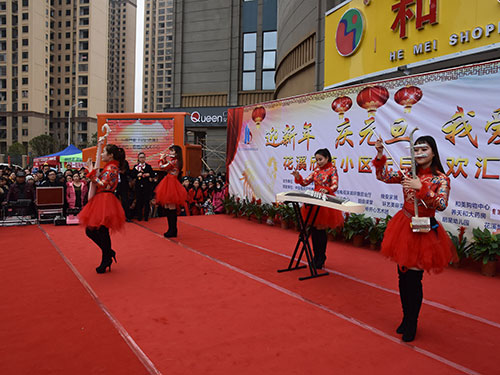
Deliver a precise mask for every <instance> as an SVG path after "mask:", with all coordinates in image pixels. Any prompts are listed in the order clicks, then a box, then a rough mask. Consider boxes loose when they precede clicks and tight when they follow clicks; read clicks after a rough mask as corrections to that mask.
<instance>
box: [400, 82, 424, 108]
mask: <svg viewBox="0 0 500 375" xmlns="http://www.w3.org/2000/svg"><path fill="white" fill-rule="evenodd" d="M422 95H423V93H422V90H420V89H419V88H418V87H416V86H406V87H403V88H401V89H399V90H398V91H397V92H396V93H395V94H394V100H395V101H396V103H398V104H399V105H402V106H403V107H405V109H404V111H405V113H410V112H411V107H412V106H413V105H414V104H416V103H417V102H418V101H419V100H420V99H422Z"/></svg>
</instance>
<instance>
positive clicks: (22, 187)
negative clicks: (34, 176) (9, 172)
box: [7, 171, 35, 215]
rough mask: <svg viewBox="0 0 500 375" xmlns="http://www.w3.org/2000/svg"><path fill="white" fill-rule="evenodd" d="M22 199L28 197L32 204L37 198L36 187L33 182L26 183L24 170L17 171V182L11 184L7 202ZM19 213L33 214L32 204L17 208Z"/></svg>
mask: <svg viewBox="0 0 500 375" xmlns="http://www.w3.org/2000/svg"><path fill="white" fill-rule="evenodd" d="M20 199H28V200H30V201H31V204H33V201H34V200H35V188H34V186H33V184H27V183H26V174H25V173H24V171H19V172H17V173H16V182H15V183H14V184H13V185H12V186H11V188H10V189H9V193H8V195H7V202H15V201H18V200H20ZM17 213H18V214H20V215H27V214H31V213H32V206H30V207H20V208H18V209H17Z"/></svg>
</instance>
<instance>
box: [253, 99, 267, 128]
mask: <svg viewBox="0 0 500 375" xmlns="http://www.w3.org/2000/svg"><path fill="white" fill-rule="evenodd" d="M265 118H266V110H265V108H264V107H263V106H261V105H260V106H258V107H256V108H255V109H254V110H253V112H252V120H253V121H254V122H255V126H257V129H259V128H260V123H261V122H262V121H264V119H265Z"/></svg>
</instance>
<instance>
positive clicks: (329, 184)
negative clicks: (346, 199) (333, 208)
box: [295, 162, 339, 195]
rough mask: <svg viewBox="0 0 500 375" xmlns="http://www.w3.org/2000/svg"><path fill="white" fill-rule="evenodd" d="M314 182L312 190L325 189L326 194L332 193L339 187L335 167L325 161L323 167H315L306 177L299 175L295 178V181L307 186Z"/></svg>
mask: <svg viewBox="0 0 500 375" xmlns="http://www.w3.org/2000/svg"><path fill="white" fill-rule="evenodd" d="M311 182H314V190H315V191H319V190H320V189H325V190H326V191H327V194H330V195H334V193H335V192H336V191H337V189H338V187H339V176H338V174H337V168H335V166H334V165H333V164H332V163H331V162H328V163H326V164H325V165H324V166H323V167H316V168H315V169H314V171H313V172H312V173H311V174H310V175H309V176H308V177H306V178H302V176H300V178H299V179H297V178H296V179H295V183H297V184H300V185H302V186H307V185H309V184H310V183H311Z"/></svg>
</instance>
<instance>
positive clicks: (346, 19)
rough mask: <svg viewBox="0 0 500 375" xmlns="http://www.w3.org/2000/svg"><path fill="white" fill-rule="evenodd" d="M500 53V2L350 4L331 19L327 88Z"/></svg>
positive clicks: (354, 0)
mask: <svg viewBox="0 0 500 375" xmlns="http://www.w3.org/2000/svg"><path fill="white" fill-rule="evenodd" d="M498 48H500V3H499V2H498V1H484V0H397V1H396V0H388V1H370V0H352V1H345V2H343V3H342V4H340V5H339V6H338V7H336V8H333V9H332V10H330V11H329V12H328V13H327V14H326V16H325V84H324V86H325V88H326V89H328V88H333V87H335V86H338V85H340V84H346V83H349V82H350V81H353V80H359V79H360V78H368V77H373V76H376V75H380V74H383V73H389V72H391V71H395V70H397V69H398V68H399V69H403V70H404V69H408V68H412V67H415V66H419V65H424V64H430V63H433V62H438V61H441V60H448V59H453V58H456V57H460V56H465V55H468V54H476V53H480V52H484V51H488V50H494V49H498Z"/></svg>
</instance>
